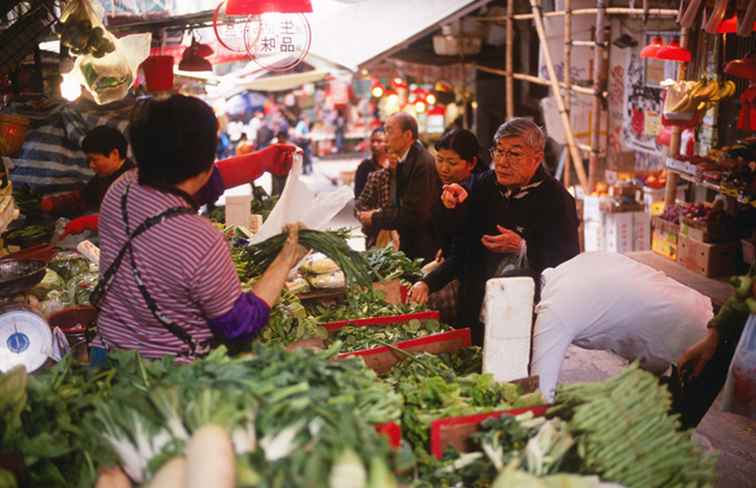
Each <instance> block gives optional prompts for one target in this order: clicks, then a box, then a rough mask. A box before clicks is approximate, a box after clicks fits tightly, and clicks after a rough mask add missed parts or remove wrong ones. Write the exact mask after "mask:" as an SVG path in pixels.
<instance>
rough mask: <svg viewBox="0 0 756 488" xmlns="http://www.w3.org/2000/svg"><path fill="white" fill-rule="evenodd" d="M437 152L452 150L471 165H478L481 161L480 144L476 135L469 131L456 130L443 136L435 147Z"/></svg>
mask: <svg viewBox="0 0 756 488" xmlns="http://www.w3.org/2000/svg"><path fill="white" fill-rule="evenodd" d="M435 147H436V151H440V150H441V149H451V150H452V151H454V152H455V153H457V154H459V157H460V158H462V159H464V160H465V161H467V162H469V163H477V161H478V160H479V159H480V158H479V157H478V156H479V154H480V144H479V143H478V138H477V137H475V134H473V133H472V132H470V131H469V130H467V129H455V130H452V131H450V132H449V133H448V134H446V135H445V136H443V137H442V138H441V140H440V141H438V142H437V143H436V145H435Z"/></svg>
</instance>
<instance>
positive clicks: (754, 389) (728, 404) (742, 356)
mask: <svg viewBox="0 0 756 488" xmlns="http://www.w3.org/2000/svg"><path fill="white" fill-rule="evenodd" d="M722 410H723V411H725V412H732V413H736V414H739V415H743V416H745V417H749V418H751V419H752V420H756V315H751V316H750V317H749V318H748V322H746V325H745V328H744V329H743V333H742V334H741V336H740V342H738V347H737V348H736V349H735V355H734V356H733V357H732V363H730V371H729V372H728V374H727V382H726V383H725V386H724V391H723V394H722Z"/></svg>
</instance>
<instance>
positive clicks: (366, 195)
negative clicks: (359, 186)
mask: <svg viewBox="0 0 756 488" xmlns="http://www.w3.org/2000/svg"><path fill="white" fill-rule="evenodd" d="M381 181H382V180H381V178H379V177H378V173H377V172H376V173H373V174H371V175H369V176H368V178H367V182H366V183H365V187H364V188H363V190H362V192H361V193H360V195H359V196H358V197H357V200H356V201H355V202H354V208H355V211H356V212H365V211H367V210H375V209H377V208H378V207H379V206H380V205H379V202H378V199H379V196H380V184H381Z"/></svg>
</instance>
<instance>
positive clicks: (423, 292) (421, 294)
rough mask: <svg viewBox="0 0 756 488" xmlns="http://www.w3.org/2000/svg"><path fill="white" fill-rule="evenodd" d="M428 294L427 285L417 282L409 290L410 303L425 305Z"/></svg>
mask: <svg viewBox="0 0 756 488" xmlns="http://www.w3.org/2000/svg"><path fill="white" fill-rule="evenodd" d="M429 293H430V290H429V289H428V285H427V284H426V283H425V282H424V281H418V282H417V283H415V284H414V285H412V288H410V291H409V299H410V301H411V302H412V303H417V304H420V305H425V304H426V303H427V302H428V295H429Z"/></svg>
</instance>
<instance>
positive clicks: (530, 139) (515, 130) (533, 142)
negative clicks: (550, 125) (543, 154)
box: [493, 117, 546, 151]
mask: <svg viewBox="0 0 756 488" xmlns="http://www.w3.org/2000/svg"><path fill="white" fill-rule="evenodd" d="M505 137H520V138H522V140H523V141H525V144H527V145H528V146H530V147H532V148H533V149H538V150H541V151H543V150H544V149H545V147H546V135H545V134H544V133H543V131H542V130H541V128H540V127H538V125H537V124H536V123H535V122H533V121H532V120H530V119H525V118H522V117H518V118H514V119H512V120H509V121H507V122H504V123H503V124H501V125H500V126H499V128H498V129H497V130H496V134H494V140H493V145H494V147H496V146H497V145H498V144H499V141H500V140H501V139H502V138H505Z"/></svg>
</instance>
